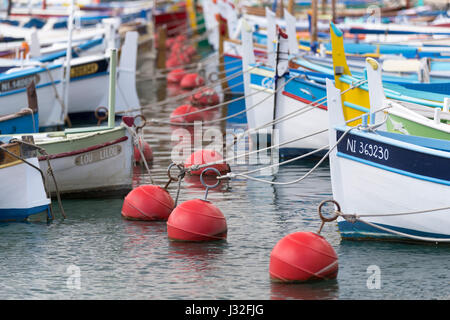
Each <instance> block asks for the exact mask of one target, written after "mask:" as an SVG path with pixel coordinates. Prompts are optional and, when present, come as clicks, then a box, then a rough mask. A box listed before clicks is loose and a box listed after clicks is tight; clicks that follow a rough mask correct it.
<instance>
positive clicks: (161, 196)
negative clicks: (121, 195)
mask: <svg viewBox="0 0 450 320" xmlns="http://www.w3.org/2000/svg"><path fill="white" fill-rule="evenodd" d="M174 205H175V202H174V201H173V199H172V197H171V196H170V194H169V193H168V192H167V190H166V189H164V188H161V187H159V186H154V185H143V186H139V187H137V188H136V189H133V190H131V191H130V193H128V195H127V196H126V197H125V200H124V202H123V206H122V216H123V217H124V218H126V219H130V220H167V219H168V218H169V215H170V213H171V212H172V210H173V207H174Z"/></svg>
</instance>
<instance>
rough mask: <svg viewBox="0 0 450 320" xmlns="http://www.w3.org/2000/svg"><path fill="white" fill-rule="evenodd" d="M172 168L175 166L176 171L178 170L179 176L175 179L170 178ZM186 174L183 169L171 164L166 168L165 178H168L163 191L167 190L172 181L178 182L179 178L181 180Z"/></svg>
mask: <svg viewBox="0 0 450 320" xmlns="http://www.w3.org/2000/svg"><path fill="white" fill-rule="evenodd" d="M173 166H177V168H178V170H180V174H179V175H178V177H177V178H174V177H172V175H171V174H170V170H171V169H172V168H173ZM185 174H186V172H185V171H184V168H183V167H182V166H180V165H177V164H176V163H174V162H172V163H171V164H170V165H169V167H167V176H168V177H169V181H167V183H166V185H165V186H164V189H166V190H167V188H168V187H169V184H170V183H171V182H172V181H174V182H176V181H178V180H179V179H180V178H183V176H184V175H185Z"/></svg>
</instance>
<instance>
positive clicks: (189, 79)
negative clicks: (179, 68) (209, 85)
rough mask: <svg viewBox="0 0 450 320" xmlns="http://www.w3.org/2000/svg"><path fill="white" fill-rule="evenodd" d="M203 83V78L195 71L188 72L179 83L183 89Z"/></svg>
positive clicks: (192, 87)
mask: <svg viewBox="0 0 450 320" xmlns="http://www.w3.org/2000/svg"><path fill="white" fill-rule="evenodd" d="M204 84H205V79H203V78H202V77H201V76H199V75H198V74H197V73H188V74H186V75H185V76H184V77H183V79H181V82H180V85H181V87H182V88H183V89H194V88H197V87H201V86H203V85H204Z"/></svg>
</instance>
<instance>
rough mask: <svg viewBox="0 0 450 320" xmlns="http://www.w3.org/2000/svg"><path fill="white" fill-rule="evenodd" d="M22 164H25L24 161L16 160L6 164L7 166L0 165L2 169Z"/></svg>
mask: <svg viewBox="0 0 450 320" xmlns="http://www.w3.org/2000/svg"><path fill="white" fill-rule="evenodd" d="M21 163H23V161H22V160H15V161H12V162H8V163H5V164H0V169H4V168H8V167H12V166H15V165H18V164H21Z"/></svg>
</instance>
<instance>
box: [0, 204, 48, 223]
mask: <svg viewBox="0 0 450 320" xmlns="http://www.w3.org/2000/svg"><path fill="white" fill-rule="evenodd" d="M42 212H47V216H48V217H49V218H50V217H51V214H50V206H49V205H43V206H37V207H33V208H8V209H0V221H1V222H8V221H25V220H26V219H27V218H28V217H29V216H32V215H35V214H39V213H42Z"/></svg>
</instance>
